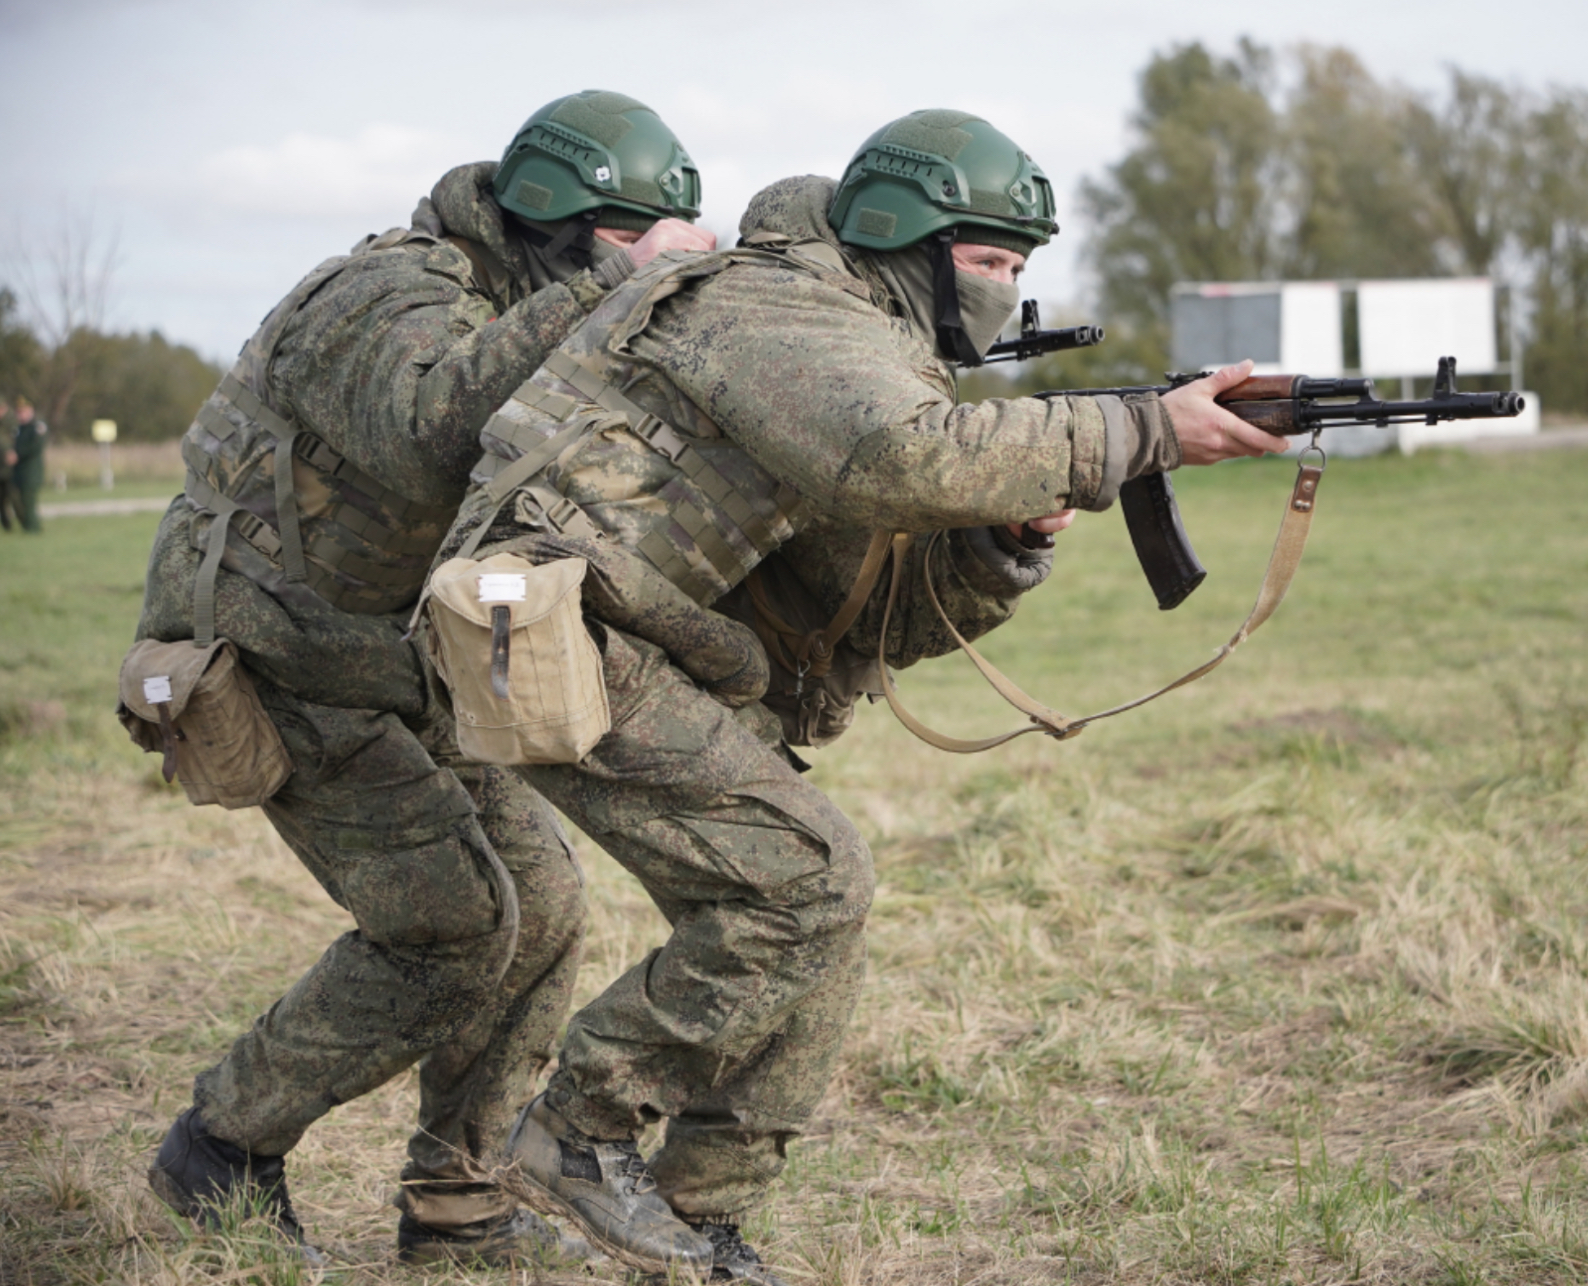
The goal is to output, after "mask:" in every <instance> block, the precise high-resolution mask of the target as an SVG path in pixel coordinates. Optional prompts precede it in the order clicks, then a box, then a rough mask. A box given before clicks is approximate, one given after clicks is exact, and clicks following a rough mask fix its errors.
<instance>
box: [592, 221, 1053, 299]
mask: <svg viewBox="0 0 1588 1286" xmlns="http://www.w3.org/2000/svg"><path fill="white" fill-rule="evenodd" d="M597 235H598V236H599V235H600V234H599V233H597ZM953 251H954V267H955V268H957V269H958V270H959V271H960V272H971V273H975V274H976V276H978V277H985V278H987V280H988V281H997V282H1002V283H1003V284H1004V285H1006V286H1012V285H1014V284H1015V281H1016V279H1017V278H1018V277H1019V276H1020V274H1021V273H1022V272H1024V271H1025V270H1026V257H1025V255H1022V254H1016V253H1015V252H1014V251H1013V250H1004V249H1002V248H1000V247H998V246H978V245H976V244H975V243H974V242H960V241H956V242H955V243H954V246H953Z"/></svg>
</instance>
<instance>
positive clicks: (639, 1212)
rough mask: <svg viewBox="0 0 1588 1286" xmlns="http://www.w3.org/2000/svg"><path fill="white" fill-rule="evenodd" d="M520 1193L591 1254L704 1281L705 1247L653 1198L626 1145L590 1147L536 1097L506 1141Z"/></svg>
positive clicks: (591, 1142)
mask: <svg viewBox="0 0 1588 1286" xmlns="http://www.w3.org/2000/svg"><path fill="white" fill-rule="evenodd" d="M507 1155H508V1156H509V1157H510V1158H511V1159H512V1160H514V1161H516V1162H517V1163H518V1172H519V1175H520V1177H521V1178H522V1179H523V1180H524V1186H525V1189H526V1191H524V1192H523V1193H521V1194H520V1195H522V1196H523V1197H524V1199H525V1200H526V1201H528V1202H529V1204H531V1205H534V1206H536V1207H537V1208H538V1209H539V1210H540V1212H541V1213H542V1214H547V1215H561V1216H564V1217H566V1218H569V1219H572V1220H574V1221H575V1222H576V1223H577V1224H578V1226H579V1228H580V1229H582V1230H583V1231H584V1233H585V1235H586V1236H588V1237H589V1238H590V1240H591V1242H592V1243H594V1244H595V1246H596V1247H597V1248H599V1249H600V1250H603V1251H605V1252H606V1253H607V1254H609V1255H611V1256H612V1257H613V1258H614V1259H617V1260H620V1261H621V1262H623V1263H625V1264H627V1265H628V1266H629V1267H630V1268H637V1269H639V1270H640V1271H641V1272H644V1273H665V1272H667V1271H668V1270H669V1269H681V1270H683V1271H685V1272H692V1273H697V1274H699V1273H704V1272H705V1271H706V1270H707V1269H708V1268H709V1267H710V1266H711V1263H712V1260H713V1255H712V1246H711V1242H710V1241H709V1240H708V1239H707V1238H706V1237H704V1236H702V1235H701V1234H700V1233H698V1232H696V1231H694V1230H693V1229H692V1228H690V1227H689V1226H688V1225H687V1224H686V1223H684V1222H683V1220H681V1219H680V1218H679V1217H678V1216H677V1215H675V1214H674V1213H673V1211H672V1208H671V1207H670V1206H668V1204H667V1203H666V1202H665V1201H663V1200H662V1199H661V1197H659V1196H658V1195H657V1193H656V1180H655V1179H653V1178H652V1177H651V1172H650V1169H649V1167H647V1166H646V1164H645V1160H644V1158H643V1157H641V1156H640V1153H639V1149H638V1148H637V1147H635V1146H634V1143H633V1141H632V1140H630V1139H617V1140H603V1139H592V1138H591V1137H590V1136H589V1135H587V1134H584V1133H583V1132H582V1131H580V1130H578V1129H576V1128H575V1127H574V1126H573V1124H572V1123H571V1122H569V1121H567V1120H565V1119H564V1118H563V1117H562V1116H560V1115H559V1114H558V1113H556V1112H554V1111H552V1109H551V1108H550V1107H548V1106H547V1104H546V1096H545V1095H544V1094H542V1095H541V1096H540V1097H539V1098H537V1099H536V1100H535V1101H534V1102H533V1103H531V1104H530V1105H529V1106H528V1107H526V1108H525V1109H524V1110H523V1112H522V1113H521V1114H520V1115H519V1118H518V1123H517V1124H516V1125H514V1126H513V1132H512V1133H511V1134H510V1135H508V1138H507Z"/></svg>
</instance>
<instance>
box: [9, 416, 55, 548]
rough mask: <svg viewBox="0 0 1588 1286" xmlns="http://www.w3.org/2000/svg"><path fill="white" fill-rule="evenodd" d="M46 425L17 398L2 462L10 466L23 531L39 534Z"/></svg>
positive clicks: (47, 427)
mask: <svg viewBox="0 0 1588 1286" xmlns="http://www.w3.org/2000/svg"><path fill="white" fill-rule="evenodd" d="M49 431H50V426H49V425H47V424H46V423H44V421H43V420H41V419H39V418H38V415H37V413H36V412H35V411H34V410H33V404H32V403H31V402H29V401H28V400H27V399H26V398H24V397H19V398H18V399H17V433H16V437H15V438H14V439H13V440H12V443H11V449H10V450H9V451H8V452H6V459H7V460H8V461H9V462H10V464H11V486H12V488H13V490H14V493H15V500H16V508H17V511H18V513H19V514H20V515H21V518H22V530H23V531H43V530H44V529H43V527H41V526H40V525H39V491H40V490H41V489H42V488H43V486H44V438H45V436H46V435H47V434H48V433H49Z"/></svg>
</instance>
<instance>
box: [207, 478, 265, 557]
mask: <svg viewBox="0 0 1588 1286" xmlns="http://www.w3.org/2000/svg"><path fill="white" fill-rule="evenodd" d="M185 491H186V494H187V496H188V498H189V499H190V500H191V501H193V503H194V504H196V505H198V506H199V508H201V509H207V510H209V511H210V512H211V513H219V512H220V510H219V508H218V506H217V504H216V501H217V500H226V499H227V497H226V496H224V495H222V494H221V493H220V492H219V491H217V490H216V489H215V488H214V487H212V486H210V484H209V483H208V482H207V481H205V480H204V479H203V478H202V477H200V476H199V475H198V474H197V473H195V472H194V471H193V469H192V468H191V467H189V469H188V475H187V486H186V488H185ZM235 525H236V530H237V534H238V535H239V536H241V537H242V538H243V539H244V540H246V541H247V542H248V543H249V544H250V545H252V546H253V547H254V548H255V549H257V550H258V551H259V552H260V553H261V554H263V555H264V556H265V557H266V558H268V559H270V561H271V562H280V561H281V537H279V536H278V535H276V530H275V528H274V527H272V526H271V525H270V524H269V523H268V522H266V521H265V520H264V519H263V518H261V517H260V516H259V515H258V514H255V513H251V512H250V511H249V510H247V509H244V508H242V507H241V506H239V507H238V510H237V521H236V524H235Z"/></svg>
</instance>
